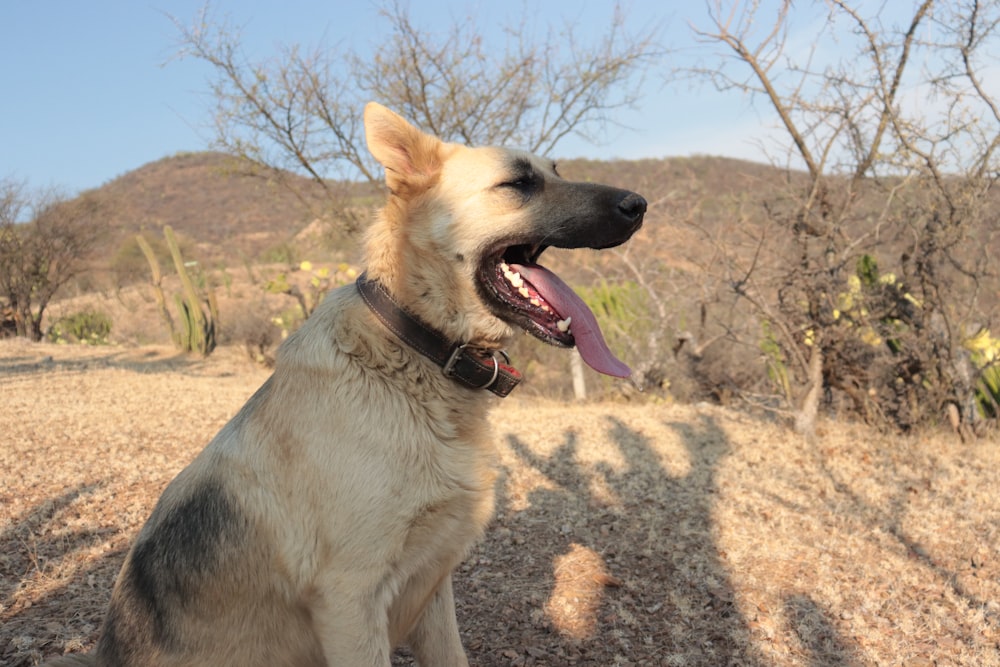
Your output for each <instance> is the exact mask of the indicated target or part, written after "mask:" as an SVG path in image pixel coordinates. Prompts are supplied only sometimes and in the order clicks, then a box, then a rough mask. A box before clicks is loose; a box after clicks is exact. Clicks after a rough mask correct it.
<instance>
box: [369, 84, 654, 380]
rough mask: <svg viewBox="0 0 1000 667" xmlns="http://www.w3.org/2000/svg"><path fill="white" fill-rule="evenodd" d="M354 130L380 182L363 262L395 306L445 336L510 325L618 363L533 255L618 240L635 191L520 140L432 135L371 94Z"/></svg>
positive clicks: (639, 214)
mask: <svg viewBox="0 0 1000 667" xmlns="http://www.w3.org/2000/svg"><path fill="white" fill-rule="evenodd" d="M365 132H366V136H367V140H368V148H369V150H370V151H371V152H372V155H374V156H375V158H376V159H377V160H378V161H379V162H380V163H381V164H382V166H383V167H385V171H386V185H387V186H388V188H389V201H388V204H387V206H386V207H385V209H384V210H383V211H382V213H381V215H380V216H379V219H378V220H377V222H376V223H375V225H374V226H373V228H372V230H371V233H370V235H369V240H368V257H367V262H368V273H369V275H370V276H371V277H373V278H377V279H379V280H380V281H382V282H383V283H384V284H385V285H386V286H387V287H388V288H389V290H390V291H391V292H392V293H393V294H394V295H395V297H396V299H397V300H398V301H399V302H400V303H401V304H402V305H403V307H404V308H406V309H407V310H409V311H410V312H412V313H413V314H414V315H416V316H418V317H419V318H420V319H422V320H424V321H425V322H426V323H427V324H429V325H431V326H433V327H435V328H437V329H439V330H440V331H441V332H443V333H444V334H445V335H447V336H449V337H450V338H451V339H452V340H456V341H460V342H469V343H473V344H475V345H479V346H483V347H493V348H495V347H500V346H502V345H503V343H504V341H505V340H507V339H508V338H509V337H510V336H511V335H512V334H513V333H514V330H515V328H520V329H524V330H525V331H528V332H529V333H531V334H533V335H535V336H537V337H538V338H540V339H542V340H544V341H546V342H549V343H553V344H556V345H561V346H566V347H570V346H573V345H576V346H577V347H578V349H579V350H580V353H581V355H582V356H583V358H584V360H585V361H587V363H588V364H590V365H591V366H592V367H594V368H595V369H596V370H598V371H600V372H603V373H607V374H610V375H618V376H621V377H624V376H627V375H628V374H629V372H630V371H629V369H628V367H627V366H625V365H624V364H623V363H621V362H620V361H618V360H617V359H615V358H614V356H613V355H611V353H610V352H609V351H608V349H607V346H606V345H605V344H604V340H603V337H602V336H601V333H600V329H599V328H598V327H597V323H596V320H595V318H594V316H593V314H592V313H591V312H590V310H589V309H588V308H587V306H586V305H584V303H583V301H582V300H581V299H580V298H579V297H578V296H576V295H575V294H574V293H573V291H572V290H571V289H570V288H569V287H568V286H567V285H566V284H565V283H564V282H563V281H562V280H560V279H559V278H558V277H557V276H556V275H555V274H553V273H552V272H551V271H549V270H548V269H545V268H544V267H542V266H541V265H539V264H538V258H539V256H540V255H541V254H542V252H543V251H544V250H545V249H546V248H548V247H550V246H554V247H559V248H609V247H612V246H616V245H618V244H620V243H623V242H625V241H626V240H628V238H629V237H631V236H632V234H634V233H635V232H636V230H638V229H639V227H640V226H641V225H642V219H643V215H644V213H645V211H646V201H645V200H644V199H643V198H642V197H640V196H639V195H637V194H635V193H633V192H628V191H626V190H620V189H617V188H613V187H609V186H606V185H598V184H592V183H574V182H570V181H566V180H564V179H562V178H561V177H560V176H559V175H558V174H557V173H556V170H555V166H554V164H553V163H552V162H551V161H549V160H545V159H543V158H540V157H537V156H534V155H531V154H529V153H525V152H522V151H515V150H508V149H502V148H492V147H481V148H469V147H467V146H462V145H458V144H452V143H445V142H442V141H440V140H439V139H437V138H436V137H433V136H431V135H428V134H425V133H423V132H421V131H420V130H418V129H416V128H415V127H413V126H412V125H410V124H409V123H407V122H406V121H405V120H404V119H403V118H401V117H400V116H398V115H396V114H395V113H393V112H391V111H389V110H388V109H386V108H385V107H382V106H380V105H378V104H375V103H371V104H369V105H368V106H367V107H366V108H365Z"/></svg>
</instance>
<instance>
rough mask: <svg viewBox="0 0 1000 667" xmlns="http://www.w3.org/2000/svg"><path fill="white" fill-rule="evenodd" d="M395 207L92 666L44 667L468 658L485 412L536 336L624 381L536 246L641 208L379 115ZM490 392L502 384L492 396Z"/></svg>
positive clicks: (153, 531) (148, 568)
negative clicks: (461, 593)
mask: <svg viewBox="0 0 1000 667" xmlns="http://www.w3.org/2000/svg"><path fill="white" fill-rule="evenodd" d="M365 129H366V134H367V139H368V146H369V149H370V150H371V152H372V154H373V155H374V156H375V157H376V158H377V159H378V161H379V162H380V163H381V164H382V165H383V166H384V167H385V169H386V182H387V184H388V187H389V190H390V194H389V199H388V204H387V206H386V207H385V209H384V210H383V211H382V213H381V215H380V216H379V218H378V220H377V221H376V223H375V224H374V227H373V229H372V230H371V233H370V236H369V239H368V245H367V274H366V275H365V276H363V277H362V279H360V280H359V281H358V284H357V285H350V286H347V287H343V288H340V289H339V290H337V291H335V292H333V293H331V294H330V295H329V296H328V297H327V298H326V300H325V301H324V303H323V304H322V306H320V308H319V309H317V311H316V312H315V313H314V314H313V316H312V317H311V318H310V319H309V320H308V321H307V322H306V323H305V324H304V325H303V326H302V328H301V329H300V330H299V331H298V332H296V333H295V334H294V335H293V336H291V337H290V338H289V339H288V341H287V342H286V343H285V344H284V345H283V346H282V347H281V350H280V351H279V355H278V361H277V365H276V366H275V371H274V375H273V376H272V377H271V378H269V379H268V380H267V382H265V383H264V385H263V386H262V387H261V388H260V389H259V390H258V391H257V393H256V394H255V395H254V396H253V397H252V398H251V399H250V400H249V401H248V402H247V404H246V405H245V406H244V407H243V409H242V410H241V411H240V412H239V414H237V415H236V417H234V418H233V420H232V421H231V422H229V423H228V424H227V425H226V426H225V427H224V428H223V429H222V431H221V432H220V433H219V434H218V436H216V437H215V439H214V440H212V442H211V443H209V445H208V446H207V447H206V448H205V450H204V451H203V452H202V453H201V454H200V455H199V456H198V457H197V458H196V459H195V460H194V461H193V462H192V463H191V464H190V465H189V466H188V467H187V468H186V469H185V470H183V471H182V472H181V473H180V474H179V475H178V476H177V478H176V479H175V480H174V481H173V482H171V484H170V485H169V486H168V487H167V489H166V491H165V492H164V493H163V496H162V498H161V499H160V501H159V502H158V504H157V505H156V508H155V509H154V510H153V513H152V515H151V516H150V518H149V521H148V522H147V523H146V525H145V527H144V528H143V529H142V531H141V532H140V533H139V536H138V538H137V539H136V541H135V544H134V546H133V547H132V550H131V552H130V553H129V554H128V556H127V557H126V559H125V563H124V565H123V567H122V570H121V573H120V574H119V576H118V580H117V581H116V583H115V587H114V591H113V593H112V597H111V604H110V608H109V610H108V614H107V617H106V619H105V622H104V626H103V628H102V631H101V636H100V640H99V643H98V647H97V651H96V654H95V655H89V656H67V657H63V658H58V659H56V660H55V661H54V662H53V663H51V664H52V665H58V664H61V665H71V664H75V665H92V664H97V665H106V666H109V667H110V666H116V667H117V666H124V665H129V666H133V665H134V666H139V665H141V666H143V667H154V666H155V667H167V666H175V665H176V666H181V665H184V666H189V665H205V666H212V667H223V666H233V667H236V666H239V667H247V666H249V665H260V666H265V665H266V666H268V667H277V666H282V665H285V666H288V667H293V666H294V667H303V666H311V665H315V666H320V665H337V666H342V667H367V666H369V665H373V666H379V667H383V666H386V665H389V664H390V655H391V652H392V650H393V648H394V647H395V646H397V645H399V644H401V643H408V644H409V645H410V646H411V648H412V650H413V652H414V654H415V655H416V656H417V659H418V660H419V662H420V664H421V665H424V666H425V667H452V666H458V665H467V664H468V663H467V661H466V657H465V653H464V651H463V649H462V645H461V642H460V640H459V635H458V627H457V623H456V620H455V609H454V601H453V598H452V585H451V571H452V569H453V568H454V567H455V566H456V565H457V564H458V563H459V562H460V561H461V560H462V558H463V557H464V555H465V553H466V551H467V550H468V549H469V547H470V545H472V544H473V543H474V541H475V540H476V539H477V538H478V537H479V536H480V535H481V533H482V531H483V529H484V527H485V525H486V523H487V521H488V520H489V519H490V516H491V513H492V511H493V494H494V480H495V472H494V468H493V461H494V446H493V443H492V442H491V439H490V435H489V432H488V429H487V418H486V410H487V408H488V406H489V404H490V401H491V400H495V399H493V397H491V396H490V393H489V392H492V393H496V394H499V395H505V394H506V393H507V392H509V391H510V389H512V388H513V386H514V385H515V384H516V383H517V381H518V379H519V376H518V374H517V371H515V370H513V369H512V368H511V367H510V366H508V364H507V363H506V361H505V357H504V356H503V355H502V354H501V353H500V352H499V350H500V349H501V348H502V346H503V345H504V344H505V342H507V341H508V340H509V339H510V338H511V337H512V336H513V335H514V333H515V331H516V329H518V328H522V329H525V330H527V331H529V332H531V333H533V334H535V335H536V336H538V337H540V338H542V339H543V340H546V341H549V342H552V343H556V344H559V345H564V346H570V345H573V344H576V345H577V347H578V348H579V349H580V352H581V354H582V355H583V357H584V359H585V360H586V361H587V362H588V363H589V364H590V365H592V366H593V367H595V368H596V369H597V370H599V371H601V372H605V373H610V374H613V375H620V376H624V375H627V374H628V372H629V371H628V367H627V366H625V365H624V364H622V363H621V362H619V361H618V360H616V359H615V358H614V357H613V356H611V355H610V353H609V352H608V351H607V348H606V346H604V344H603V339H602V338H601V336H600V332H599V330H597V329H596V326H595V323H594V322H593V316H592V315H591V314H590V311H589V310H587V308H586V306H584V305H583V304H582V302H581V301H580V299H579V298H578V297H576V296H575V295H573V294H572V291H571V290H569V288H568V287H566V285H565V284H564V283H563V282H562V281H561V280H559V279H558V278H557V277H556V276H554V275H553V274H552V273H551V272H549V271H548V270H547V269H544V268H543V267H541V266H538V265H537V264H536V263H535V261H536V260H537V258H538V255H539V254H540V253H541V252H542V250H544V248H545V247H547V246H549V245H553V246H559V247H568V248H576V247H591V248H601V247H608V246H612V245H616V244H618V243H621V242H623V241H625V240H626V239H628V238H629V237H630V236H631V235H632V233H633V232H635V230H636V229H638V228H639V226H640V225H641V223H642V217H643V214H644V212H645V209H646V202H645V201H644V200H643V199H642V197H640V196H639V195H636V194H633V193H630V192H626V191H622V190H617V189H615V188H611V187H607V186H602V185H594V184H582V183H570V182H567V181H564V180H562V179H561V178H559V176H558V175H557V174H556V172H555V169H554V167H553V165H552V164H551V163H550V162H548V161H545V160H542V159H539V158H537V157H534V156H531V155H529V154H526V153H521V152H516V151H510V150H503V149H498V148H468V147H464V146H460V145H456V144H448V143H443V142H441V141H439V140H438V139H436V138H434V137H431V136H428V135H426V134H423V133H421V132H420V131H419V130H417V129H416V128H414V127H412V126H411V125H409V124H408V123H407V122H406V121H404V120H403V119H402V118H400V117H399V116H397V115H396V114H394V113H392V112H391V111H389V110H387V109H385V108H384V107H381V106H379V105H377V104H369V105H368V107H367V108H366V109H365ZM486 390H489V391H486Z"/></svg>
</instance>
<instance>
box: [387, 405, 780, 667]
mask: <svg viewBox="0 0 1000 667" xmlns="http://www.w3.org/2000/svg"><path fill="white" fill-rule="evenodd" d="M606 424H607V440H608V446H611V447H617V448H618V449H619V450H620V452H621V453H622V455H623V456H624V458H625V459H626V461H627V465H626V466H625V469H623V470H618V471H615V470H611V469H610V468H607V467H604V468H599V469H598V471H599V473H600V476H601V477H602V478H603V481H604V483H605V485H606V488H607V489H608V490H610V491H611V493H612V494H613V495H614V496H615V497H616V498H617V499H618V500H617V502H616V503H615V504H614V505H615V506H611V505H609V504H608V503H607V502H604V501H602V500H601V499H600V498H598V497H596V496H595V494H594V493H593V492H592V490H591V489H592V486H591V477H592V473H590V472H585V471H584V470H582V469H581V468H580V465H579V463H578V462H577V461H578V459H577V456H576V449H577V436H576V435H575V434H574V433H573V432H566V433H565V434H564V440H563V442H562V444H561V445H560V446H559V448H558V450H557V451H556V452H555V453H554V454H553V455H551V456H548V457H545V458H541V457H539V456H537V455H536V454H535V453H534V452H533V451H532V450H531V448H530V447H529V446H528V445H526V444H525V443H524V442H523V441H521V440H520V439H518V438H517V437H514V436H510V437H509V445H510V447H511V448H512V449H513V450H514V451H515V452H516V453H517V455H518V456H519V457H520V458H521V459H522V460H523V462H524V463H525V464H526V465H529V466H531V467H532V468H534V469H536V470H537V471H539V472H540V473H542V474H543V475H544V476H545V477H546V478H547V480H549V481H550V482H551V483H552V488H548V489H544V490H536V491H534V492H533V493H532V495H531V497H530V506H529V507H528V508H527V509H525V510H523V511H512V510H511V508H510V504H509V502H508V499H507V498H506V497H503V496H501V498H500V503H499V507H498V519H497V521H496V522H494V524H495V525H494V526H492V527H491V529H490V531H489V532H488V534H487V537H486V539H485V541H484V543H483V544H481V545H480V546H479V547H477V549H476V550H475V551H474V553H473V554H472V555H471V556H470V558H469V560H468V561H467V563H466V564H465V565H464V566H463V568H462V571H461V572H460V573H459V574H458V575H457V576H456V581H455V590H456V596H457V597H458V606H459V611H458V613H459V625H460V626H462V630H463V638H464V641H465V642H466V645H467V648H468V653H469V657H470V662H471V663H473V664H476V665H480V666H482V667H490V666H494V665H505V666H507V665H602V666H607V665H616V664H620V665H687V666H695V665H706V666H708V665H711V666H713V667H717V666H719V665H733V666H738V665H748V666H749V665H763V664H765V663H764V662H763V661H762V660H761V659H760V657H759V656H758V655H757V653H756V652H755V650H754V647H753V644H752V642H751V637H750V632H749V629H748V625H747V621H746V620H745V619H744V618H743V617H742V616H741V615H740V613H739V611H738V610H737V608H736V605H735V603H734V593H733V590H732V587H731V585H730V582H729V575H728V573H727V569H726V565H725V563H724V561H723V555H721V554H720V553H719V549H718V547H717V545H716V541H715V539H714V538H713V526H712V509H713V503H714V497H715V494H716V486H715V484H716V483H715V473H716V470H717V468H718V466H719V464H720V462H721V461H722V460H723V459H724V458H725V457H726V456H727V455H728V453H729V451H730V444H729V442H728V440H727V437H726V435H725V433H724V432H723V431H722V429H721V428H720V427H719V426H718V424H717V423H716V422H715V421H714V420H713V419H712V418H710V417H703V418H702V419H701V421H700V422H699V423H695V424H682V423H671V424H668V426H669V427H670V428H671V429H673V430H675V431H676V432H677V433H678V434H679V435H680V437H681V438H682V440H683V443H684V446H685V447H686V449H687V450H688V453H689V457H690V461H691V468H690V471H689V473H688V474H687V475H685V476H683V477H676V476H674V477H671V476H670V475H669V474H668V473H667V471H665V470H664V469H663V467H662V465H661V463H660V460H659V458H658V455H657V453H656V452H655V451H654V450H653V447H652V443H650V441H649V439H648V438H647V437H646V436H644V435H643V434H642V433H639V432H637V431H635V430H633V429H632V428H630V427H629V426H628V425H627V424H626V423H624V422H623V421H621V420H619V419H617V418H615V417H613V416H608V417H606ZM494 562H495V563H502V564H504V568H505V569H503V570H498V568H496V566H495V565H494ZM511 563H515V564H516V565H515V566H514V567H513V568H510V564H511ZM581 608H582V610H581ZM396 664H408V663H407V662H406V661H403V660H397V663H396Z"/></svg>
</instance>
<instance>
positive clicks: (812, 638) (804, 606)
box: [785, 595, 865, 667]
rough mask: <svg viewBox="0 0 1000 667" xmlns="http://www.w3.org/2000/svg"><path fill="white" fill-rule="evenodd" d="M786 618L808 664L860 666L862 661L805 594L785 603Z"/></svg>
mask: <svg viewBox="0 0 1000 667" xmlns="http://www.w3.org/2000/svg"><path fill="white" fill-rule="evenodd" d="M785 617H786V618H787V619H788V622H789V624H790V626H791V629H792V631H793V632H794V633H795V635H796V636H797V637H798V638H799V641H800V642H801V644H802V647H803V648H804V649H805V651H806V657H807V662H806V664H808V665H815V667H821V666H825V665H830V666H831V667H833V666H834V665H836V666H837V667H860V666H861V665H864V664H865V660H864V658H863V657H862V656H861V655H860V654H859V653H858V651H857V649H856V648H855V647H854V646H853V645H851V644H849V643H847V642H845V641H844V640H843V639H842V638H841V637H840V635H839V634H838V632H837V630H836V628H835V627H834V624H833V623H832V622H831V621H830V617H829V612H827V611H826V610H824V609H823V608H822V607H821V606H820V605H818V604H817V603H816V601H815V600H813V599H812V598H811V597H809V596H808V595H793V596H791V597H789V598H787V599H786V600H785Z"/></svg>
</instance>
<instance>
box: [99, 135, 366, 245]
mask: <svg viewBox="0 0 1000 667" xmlns="http://www.w3.org/2000/svg"><path fill="white" fill-rule="evenodd" d="M327 186H328V187H329V188H331V190H332V191H333V192H334V196H342V197H345V198H351V197H355V196H364V194H365V193H366V192H369V191H371V190H372V188H370V187H366V186H363V185H360V184H350V183H348V184H341V183H329V184H327ZM81 196H89V197H94V198H96V199H98V200H99V201H100V202H101V203H102V204H103V205H104V207H105V210H106V211H107V212H108V214H107V218H106V225H107V232H108V235H107V237H106V238H105V240H104V243H103V248H102V252H101V255H102V256H103V257H105V258H113V257H114V256H115V254H116V253H117V252H120V251H121V248H122V246H123V245H124V244H129V243H133V241H132V237H133V236H134V235H135V234H136V233H139V232H151V233H153V234H154V235H159V233H160V230H161V229H162V228H163V226H164V225H170V226H171V227H173V228H174V230H175V231H176V232H177V233H178V234H179V235H180V236H181V237H182V238H185V239H187V240H188V241H189V242H190V243H191V244H193V245H194V246H196V247H197V250H198V253H199V254H200V256H201V257H202V258H204V259H221V258H223V257H226V256H229V257H233V256H234V255H237V256H243V257H247V258H257V257H259V256H260V255H261V254H263V253H266V252H267V251H268V249H271V248H274V247H276V246H280V245H281V244H283V243H286V242H288V241H289V240H290V239H291V238H292V237H294V236H295V234H296V233H297V232H299V231H300V230H301V229H303V228H304V227H306V226H307V225H309V224H310V223H311V222H312V221H313V220H315V219H316V218H317V217H320V216H322V215H325V214H326V213H327V212H328V210H329V206H330V198H329V196H328V194H327V192H326V191H325V190H324V188H323V187H322V186H321V185H320V184H318V183H316V182H315V181H311V180H309V179H307V178H304V177H301V176H297V175H295V174H291V173H287V172H282V173H268V172H263V171H260V170H259V169H255V168H254V167H253V166H251V165H250V164H248V163H247V162H245V161H242V160H240V159H239V158H236V157H233V156H230V155H226V154H223V153H215V152H202V153H183V154H178V155H174V156H170V157H165V158H163V159H160V160H157V161H155V162H151V163H149V164H146V165H143V166H141V167H139V168H138V169H135V170H133V171H130V172H128V173H126V174H124V175H122V176H119V177H118V178H116V179H114V180H112V181H110V182H108V183H106V184H104V185H102V186H101V187H99V188H96V189H94V190H91V191H88V192H86V193H83V195H81Z"/></svg>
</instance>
